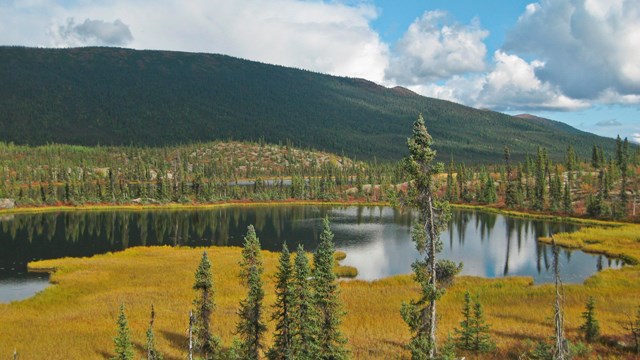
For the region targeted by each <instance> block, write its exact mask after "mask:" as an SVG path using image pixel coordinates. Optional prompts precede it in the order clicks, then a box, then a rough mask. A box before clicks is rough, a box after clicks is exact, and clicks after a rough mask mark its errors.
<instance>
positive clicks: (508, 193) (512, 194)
mask: <svg viewBox="0 0 640 360" xmlns="http://www.w3.org/2000/svg"><path fill="white" fill-rule="evenodd" d="M504 162H505V164H506V180H507V189H506V190H505V194H504V204H505V205H506V206H507V207H509V208H514V207H516V206H517V205H518V198H517V189H516V184H515V183H514V181H513V179H512V176H513V174H512V170H511V153H510V151H509V147H507V146H505V147H504Z"/></svg>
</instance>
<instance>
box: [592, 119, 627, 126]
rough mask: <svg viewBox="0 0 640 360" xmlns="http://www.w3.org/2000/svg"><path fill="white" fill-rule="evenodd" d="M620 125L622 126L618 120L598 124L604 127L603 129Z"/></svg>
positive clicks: (603, 121)
mask: <svg viewBox="0 0 640 360" xmlns="http://www.w3.org/2000/svg"><path fill="white" fill-rule="evenodd" d="M620 125H622V123H621V122H620V121H618V120H616V119H609V120H602V121H598V122H597V123H596V126H602V127H613V126H620Z"/></svg>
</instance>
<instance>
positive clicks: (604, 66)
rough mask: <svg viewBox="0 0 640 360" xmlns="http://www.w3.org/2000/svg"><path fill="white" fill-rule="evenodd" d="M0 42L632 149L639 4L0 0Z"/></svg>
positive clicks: (579, 0)
mask: <svg viewBox="0 0 640 360" xmlns="http://www.w3.org/2000/svg"><path fill="white" fill-rule="evenodd" d="M0 45H21V46H38V47H76V46H94V45H100V46H117V47H127V48H134V49H158V50H177V51H191V52H205V53H222V54H227V55H231V56H236V57H241V58H245V59H250V60H256V61H261V62H266V63H272V64H279V65H284V66H292V67H296V68H302V69H308V70H312V71H317V72H321V73H325V74H332V75H340V76H349V77H361V78H365V79H368V80H371V81H375V82H377V83H379V84H382V85H384V86H390V87H391V86H404V87H406V88H409V89H411V90H413V91H415V92H417V93H419V94H422V95H425V96H430V97H435V98H440V99H445V100H450V101H455V102H458V103H462V104H464V105H468V106H473V107H476V108H483V109H492V110H495V111H500V112H505V113H507V114H520V113H529V114H534V115H537V116H541V117H546V118H550V119H554V120H559V121H563V122H566V123H567V124H569V125H571V126H574V127H576V128H578V129H580V130H585V131H589V132H593V133H596V134H599V135H603V136H610V137H615V136H616V135H620V136H621V137H623V138H625V137H627V138H629V140H631V141H635V142H638V143H640V1H638V0H540V1H538V2H532V1H531V0H529V1H522V0H482V1H479V0H188V1H184V0H152V1H151V0H94V1H91V0H0ZM427 121H428V119H427Z"/></svg>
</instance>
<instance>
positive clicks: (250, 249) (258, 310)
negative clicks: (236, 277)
mask: <svg viewBox="0 0 640 360" xmlns="http://www.w3.org/2000/svg"><path fill="white" fill-rule="evenodd" d="M240 268H241V271H240V279H241V281H242V282H243V283H244V285H245V286H246V287H247V289H248V292H247V297H246V298H245V299H244V300H242V301H241V302H240V310H239V311H238V315H239V317H240V319H239V322H238V325H237V327H236V332H237V334H238V335H239V337H240V339H241V341H242V353H243V359H251V360H257V359H259V358H260V351H261V350H262V348H263V347H264V344H263V341H264V338H263V337H264V332H265V331H266V330H267V327H266V325H265V324H264V323H263V322H262V300H263V299H264V290H263V288H262V279H261V277H262V273H263V272H264V267H263V265H262V254H261V252H260V241H259V240H258V237H257V236H256V231H255V229H254V228H253V225H249V226H248V228H247V235H246V236H245V238H244V247H243V249H242V260H241V261H240Z"/></svg>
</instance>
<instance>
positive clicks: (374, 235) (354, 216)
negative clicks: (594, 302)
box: [0, 206, 621, 292]
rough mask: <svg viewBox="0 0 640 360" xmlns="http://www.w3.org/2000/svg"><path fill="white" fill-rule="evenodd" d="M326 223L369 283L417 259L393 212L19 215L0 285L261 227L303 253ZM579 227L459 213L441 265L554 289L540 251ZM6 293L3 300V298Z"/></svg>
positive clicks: (589, 268) (222, 241)
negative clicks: (71, 260)
mask: <svg viewBox="0 0 640 360" xmlns="http://www.w3.org/2000/svg"><path fill="white" fill-rule="evenodd" d="M325 215H329V217H330V218H331V221H332V225H333V230H334V232H335V241H336V244H337V247H338V248H340V249H344V250H346V251H347V252H348V257H347V259H346V260H345V263H346V264H350V265H353V266H356V267H357V268H358V269H359V272H360V278H362V279H376V278H381V277H385V276H389V275H394V274H401V273H409V272H410V271H411V269H410V264H411V262H412V261H413V259H415V258H416V257H417V253H416V252H415V250H414V249H413V244H412V243H411V240H410V229H411V222H412V221H413V219H414V218H415V216H414V215H415V214H413V213H412V212H411V211H405V212H402V211H400V210H397V209H393V208H389V207H328V206H326V207H325V206H273V207H269V206H261V207H229V208H220V209H213V210H197V211H195V210H194V211H175V210H171V211H170V210H157V211H96V212H61V213H40V214H21V215H14V216H8V217H3V218H0V280H2V279H4V280H7V279H17V278H21V276H22V277H24V275H19V274H20V273H24V272H25V270H26V264H27V262H29V261H32V260H37V259H49V258H59V257H64V256H76V257H77V256H91V255H94V254H99V253H105V252H108V251H118V250H122V249H125V248H127V247H130V246H139V245H143V246H151V245H172V246H175V245H183V246H204V245H217V246H241V245H242V239H243V236H244V234H245V232H246V228H247V225H249V224H254V226H255V228H256V231H257V232H258V236H259V237H260V239H261V242H262V245H263V248H265V249H269V250H276V251H277V250H279V249H280V248H281V245H282V242H284V241H286V242H287V243H288V244H289V245H290V248H294V247H295V246H296V244H298V243H303V244H304V245H305V248H306V249H308V250H314V249H315V246H316V244H317V241H318V237H319V230H320V228H321V219H322V218H323V217H324V216H325ZM575 229H576V227H575V226H574V225H569V224H563V223H555V222H548V221H537V220H536V221H534V220H527V219H518V218H509V217H505V216H502V215H497V214H492V213H481V212H473V211H454V213H453V217H452V221H451V226H450V227H449V230H448V231H446V232H444V233H443V234H442V241H443V244H444V251H443V253H442V254H441V256H442V257H443V258H448V259H451V260H454V261H462V262H464V270H463V273H464V274H469V275H479V276H485V277H500V276H506V275H527V276H533V277H534V278H535V281H536V282H537V283H539V282H548V281H550V280H551V275H552V274H551V272H550V265H551V251H550V248H549V246H547V245H544V244H540V243H538V242H537V241H536V238H537V237H538V236H542V235H548V234H549V233H550V232H553V233H556V232H560V231H573V230H575ZM620 264H621V263H620V262H619V261H611V260H608V259H606V258H603V257H601V256H594V255H589V254H585V253H583V252H580V251H573V252H571V251H568V250H567V251H563V256H562V263H561V266H562V273H563V279H564V281H565V282H581V281H583V280H584V279H585V278H586V277H588V276H590V275H591V274H592V273H594V272H595V271H599V270H602V269H605V268H608V267H619V266H620ZM0 292H2V290H0Z"/></svg>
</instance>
